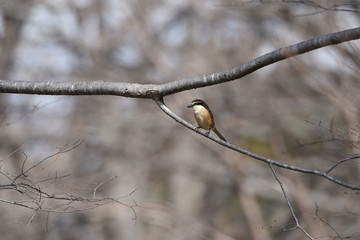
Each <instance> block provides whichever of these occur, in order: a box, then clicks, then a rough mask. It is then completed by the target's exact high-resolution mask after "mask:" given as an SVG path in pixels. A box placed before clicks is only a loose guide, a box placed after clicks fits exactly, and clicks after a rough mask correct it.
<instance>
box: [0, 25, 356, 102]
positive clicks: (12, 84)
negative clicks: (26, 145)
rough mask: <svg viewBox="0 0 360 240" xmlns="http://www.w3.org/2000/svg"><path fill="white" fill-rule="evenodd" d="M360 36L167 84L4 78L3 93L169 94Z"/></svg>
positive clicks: (311, 43)
mask: <svg viewBox="0 0 360 240" xmlns="http://www.w3.org/2000/svg"><path fill="white" fill-rule="evenodd" d="M359 38H360V28H353V29H348V30H344V31H341V32H336V33H330V34H327V35H323V36H320V37H317V38H313V39H310V40H307V41H303V42H300V43H298V44H294V45H291V46H289V47H285V48H280V49H278V50H275V51H272V52H270V53H267V54H265V55H263V56H260V57H258V58H255V59H253V60H251V61H249V62H247V63H245V64H243V65H241V66H238V67H235V68H232V69H229V70H226V71H223V72H217V73H212V74H208V75H201V76H196V77H192V78H188V79H182V80H178V81H174V82H170V83H165V84H158V85H157V84H137V83H121V82H103V81H98V82H67V83H61V82H33V81H7V80H0V93H18V94H41V95H117V96H124V97H134V98H153V97H154V94H156V95H158V96H166V95H170V94H174V93H177V92H181V91H186V90H189V89H194V88H200V87H206V86H210V85H215V84H220V83H224V82H229V81H233V80H236V79H239V78H241V77H244V76H246V75H248V74H250V73H252V72H254V71H256V70H258V69H260V68H263V67H265V66H268V65H271V64H273V63H276V62H279V61H281V60H284V59H287V58H290V57H293V56H296V55H300V54H303V53H306V52H309V51H312V50H315V49H318V48H322V47H325V46H330V45H335V44H339V43H343V42H347V41H351V40H355V39H359Z"/></svg>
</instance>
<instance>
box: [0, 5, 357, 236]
mask: <svg viewBox="0 0 360 240" xmlns="http://www.w3.org/2000/svg"><path fill="white" fill-rule="evenodd" d="M359 4H360V2H359V1H355V0H340V1H335V0H333V1H332V0H326V1H325V0H320V1H314V2H312V1H275V0H274V1H266V2H265V1H241V0H238V1H235V0H234V1H210V0H197V1H190V0H162V1H160V0H149V1H140V0H76V1H71V0H47V1H42V0H2V1H0V41H1V45H0V49H1V54H0V79H2V80H5V79H6V80H25V81H65V82H67V81H98V80H101V81H115V82H129V83H159V84H160V83H166V82H171V81H175V80H179V79H182V78H187V77H192V76H197V75H201V74H208V73H212V72H217V71H222V70H226V69H229V68H232V67H235V66H239V65H241V64H243V63H245V62H247V61H249V60H251V59H253V58H255V57H258V56H260V55H262V54H265V53H267V52H269V51H272V50H275V49H277V48H280V47H285V46H288V45H290V44H295V43H298V42H300V41H303V40H307V39H311V38H313V37H316V36H319V35H322V34H327V33H331V32H336V31H340V30H344V29H348V28H353V27H358V26H359V22H360V14H359ZM359 48H360V45H359V42H358V41H352V42H347V43H344V44H341V45H336V46H331V47H326V48H322V49H320V50H316V51H313V52H310V53H307V54H304V55H301V56H297V57H294V58H291V59H286V60H285V61H282V62H280V63H276V64H273V65H271V66H268V67H265V68H263V69H261V70H258V71H257V72H255V73H253V74H250V75H249V76H246V77H244V78H242V79H239V80H237V81H233V82H229V83H226V84H221V85H217V86H211V87H207V88H202V89H196V90H192V91H187V92H182V93H178V94H176V95H171V96H168V97H166V98H165V102H166V103H167V105H168V106H169V107H170V108H171V109H172V110H173V111H174V112H175V113H177V114H178V115H180V116H181V117H183V118H184V119H186V120H187V121H189V122H191V123H194V124H195V120H194V119H193V113H192V111H191V110H189V109H187V108H186V106H187V105H188V104H189V102H190V101H191V100H193V99H195V98H202V99H204V100H205V101H206V102H207V103H208V104H209V106H210V107H211V109H212V111H213V113H214V115H215V118H216V122H217V128H218V129H219V131H220V132H221V133H222V134H223V135H224V136H225V137H226V138H227V139H228V141H230V142H231V143H234V144H236V145H238V146H240V147H242V148H245V149H247V150H249V151H253V152H254V153H257V154H260V155H263V156H265V157H269V158H273V159H276V160H278V161H281V162H284V163H288V164H292V165H296V166H299V167H304V168H310V169H319V170H322V171H326V170H327V169H329V168H330V167H331V166H333V165H334V164H335V163H336V162H337V161H339V160H341V159H344V158H346V157H348V156H353V155H356V154H358V153H359V146H360V144H359V136H360V127H359V97H360V94H359V90H360V84H359V77H358V76H359V69H360V61H359V58H358V56H359ZM0 134H1V135H0V136H1V140H0V173H1V176H0V181H1V184H9V183H10V182H11V180H13V179H14V177H15V176H17V175H19V173H21V169H27V168H29V167H31V166H34V164H38V163H41V164H39V165H37V166H36V167H34V168H33V169H32V170H31V171H29V172H28V173H27V174H26V176H21V177H20V178H18V179H17V182H18V183H19V182H25V183H29V184H30V183H31V184H34V186H36V188H38V189H41V190H42V191H45V192H47V193H49V194H54V195H56V196H64V197H68V198H70V197H75V198H78V199H80V198H83V199H92V198H93V199H103V200H106V199H112V200H113V199H118V200H119V202H115V201H112V200H111V201H110V203H108V204H103V205H102V204H97V203H95V204H94V203H91V202H90V201H88V200H84V201H75V200H74V201H70V200H69V199H67V200H66V199H64V200H51V199H49V198H47V197H46V196H43V197H42V196H37V195H36V191H34V192H35V193H31V192H30V193H29V192H26V191H25V192H21V191H16V190H14V189H2V190H1V193H0V212H1V214H0V219H1V222H2V224H1V226H0V234H1V238H2V239H24V238H26V239H55V240H56V239H129V240H131V239H149V240H151V239H214V240H220V239H221V240H223V239H224V240H228V239H305V236H304V234H303V233H301V232H300V231H299V230H297V231H284V228H291V227H293V226H294V225H293V223H294V221H293V218H292V216H291V213H290V211H289V209H288V207H287V205H286V203H285V200H284V197H283V194H282V192H281V190H280V188H279V184H278V183H277V182H276V180H275V179H274V176H273V175H272V172H271V170H270V169H269V167H268V166H267V165H266V164H263V163H260V162H257V161H255V160H254V159H250V158H248V157H246V156H242V155H240V154H238V153H236V152H233V151H231V150H229V149H225V148H223V147H221V146H219V145H217V144H215V143H213V142H211V141H210V140H208V139H206V138H203V137H202V136H200V135H197V134H196V133H194V132H192V131H189V130H188V129H186V128H184V127H183V126H181V125H180V124H178V123H176V122H175V121H173V120H172V119H170V118H169V117H167V116H166V115H165V114H164V113H163V112H161V111H160V109H159V108H158V107H157V105H156V104H155V103H154V102H152V101H151V100H142V99H129V98H123V97H114V96H77V97H72V96H31V95H14V94H1V95H0ZM79 141H83V142H82V143H81V144H80V145H79V146H77V147H74V149H69V151H68V152H65V153H63V154H57V155H55V156H53V157H49V156H51V155H53V154H55V153H57V152H58V151H62V149H63V148H64V147H65V148H67V147H69V148H71V147H73V146H74V145H76V144H77V143H79ZM25 159H26V162H25V164H24V161H25ZM359 167H360V165H359V161H358V160H356V159H355V160H352V161H347V162H344V163H343V164H341V165H340V166H338V167H337V168H336V169H335V170H333V171H332V172H331V174H332V175H333V176H335V177H337V178H339V179H341V180H343V181H344V182H347V183H351V184H354V185H359V184H360V181H359V179H360V177H359V174H360V172H359V170H360V169H359ZM276 171H277V173H278V176H279V178H280V179H281V180H282V182H283V183H284V185H285V187H286V190H287V193H288V194H289V198H290V201H291V203H292V204H293V207H294V209H295V212H296V214H297V216H298V218H299V220H300V223H301V225H302V226H303V227H304V228H305V229H306V230H307V231H308V232H309V233H310V234H311V235H312V236H313V237H322V239H334V238H336V237H339V236H341V237H343V238H345V237H347V238H351V239H360V233H359V226H360V217H359V214H360V205H359V200H360V195H359V192H357V191H356V192H355V191H351V190H349V189H346V188H343V187H341V186H338V185H335V184H334V183H332V182H329V181H327V180H324V179H322V178H320V177H314V176H310V175H305V174H299V173H296V172H291V171H287V170H286V171H285V170H281V169H276ZM95 189H96V191H94V190H95ZM119 198H120V199H119ZM13 202H16V203H18V204H23V205H25V207H23V206H17V205H14V204H13ZM29 206H31V207H34V208H35V209H38V208H39V206H40V207H41V208H44V211H34V210H33V209H29ZM89 208H91V209H89ZM49 210H51V212H49Z"/></svg>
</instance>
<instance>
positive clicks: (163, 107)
mask: <svg viewBox="0 0 360 240" xmlns="http://www.w3.org/2000/svg"><path fill="white" fill-rule="evenodd" d="M154 101H155V102H156V104H157V105H158V106H159V107H160V109H161V110H162V111H163V112H164V113H165V114H167V115H168V116H170V117H171V118H172V119H174V120H175V121H177V122H179V123H180V124H182V125H184V126H185V127H187V128H189V129H191V130H193V131H194V132H196V133H198V134H201V135H203V136H204V137H207V138H209V139H211V140H213V141H214V142H217V143H219V144H220V145H223V146H224V147H227V148H229V149H232V150H234V151H236V152H239V153H241V154H244V155H246V156H249V157H251V158H253V159H256V160H259V161H261V162H264V163H267V164H272V165H275V166H277V167H280V168H285V169H289V170H292V171H297V172H302V173H307V174H312V175H316V176H320V177H323V178H325V179H327V180H329V181H331V182H334V183H336V184H338V185H341V186H343V187H346V188H349V189H352V190H360V186H357V185H352V184H348V183H345V182H343V181H341V180H339V179H337V178H334V177H332V176H330V175H328V174H327V173H326V172H323V171H320V170H312V169H306V168H300V167H296V166H293V165H288V164H286V163H281V162H279V161H275V160H273V159H270V158H266V157H263V156H260V155H258V154H255V153H253V152H250V151H247V150H245V149H242V148H240V147H238V146H236V145H233V144H231V143H229V142H225V141H222V140H221V139H219V138H217V137H213V136H211V135H210V134H207V132H206V131H204V130H201V129H199V128H197V127H195V126H193V125H191V124H190V123H188V122H187V121H185V120H184V119H182V118H181V117H179V116H178V115H176V114H175V113H173V112H172V111H171V110H170V109H169V108H168V107H167V106H166V105H165V103H164V101H163V98H161V97H158V98H154Z"/></svg>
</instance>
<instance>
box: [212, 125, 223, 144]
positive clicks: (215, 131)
mask: <svg viewBox="0 0 360 240" xmlns="http://www.w3.org/2000/svg"><path fill="white" fill-rule="evenodd" d="M212 130H213V131H214V133H216V135H218V137H219V138H220V139H221V140H223V141H225V142H226V139H225V138H224V137H223V135H221V133H220V132H219V131H218V130H217V129H216V128H213V129H212Z"/></svg>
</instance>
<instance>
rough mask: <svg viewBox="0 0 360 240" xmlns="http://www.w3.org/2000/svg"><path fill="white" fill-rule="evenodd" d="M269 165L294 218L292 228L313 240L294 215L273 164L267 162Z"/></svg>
mask: <svg viewBox="0 0 360 240" xmlns="http://www.w3.org/2000/svg"><path fill="white" fill-rule="evenodd" d="M269 167H270V169H271V171H272V173H273V175H274V177H275V179H276V181H277V182H278V183H279V185H280V188H281V191H282V193H283V195H284V198H285V201H286V204H287V206H288V207H289V209H290V212H291V215H292V216H293V218H294V220H295V223H296V227H295V228H293V229H294V230H295V229H297V228H299V229H300V230H301V231H302V232H303V233H304V234H305V235H306V236H307V237H308V238H309V239H312V240H315V238H313V237H312V236H311V235H310V234H309V233H308V232H306V231H305V229H304V228H303V227H302V226H301V225H300V224H299V220H298V218H297V217H296V215H295V212H294V209H293V207H292V206H291V203H290V201H289V198H288V196H287V193H286V190H285V188H284V185H283V183H282V182H281V181H280V179H279V178H278V176H277V174H276V172H275V169H274V167H273V164H271V163H270V164H269ZM293 229H290V230H293ZM288 230H289V229H288Z"/></svg>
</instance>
